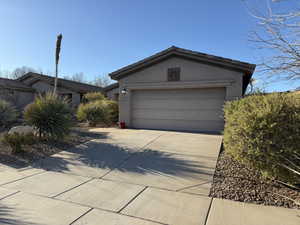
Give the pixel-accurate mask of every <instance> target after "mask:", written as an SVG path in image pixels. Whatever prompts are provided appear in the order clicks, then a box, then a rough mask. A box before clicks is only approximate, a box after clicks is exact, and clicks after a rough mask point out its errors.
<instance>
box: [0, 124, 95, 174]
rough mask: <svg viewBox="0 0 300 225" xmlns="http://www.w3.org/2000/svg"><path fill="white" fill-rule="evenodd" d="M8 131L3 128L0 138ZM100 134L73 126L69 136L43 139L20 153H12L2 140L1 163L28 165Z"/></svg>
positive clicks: (0, 143) (18, 165)
mask: <svg viewBox="0 0 300 225" xmlns="http://www.w3.org/2000/svg"><path fill="white" fill-rule="evenodd" d="M6 132H7V131H5V130H4V129H3V130H2V132H0V138H1V137H2V136H3V134H4V133H6ZM99 136H100V134H96V133H92V132H88V131H80V130H78V128H73V129H72V130H71V132H70V134H69V136H68V137H66V138H64V139H62V140H51V139H49V140H47V139H42V140H40V141H38V142H36V143H34V144H33V145H28V146H24V147H23V152H21V153H18V154H12V152H11V148H10V147H9V146H7V145H5V144H3V143H2V142H0V164H1V163H3V164H4V165H9V166H12V167H15V168H22V167H26V166H29V165H30V164H31V163H32V162H34V161H36V160H39V159H41V158H44V157H47V156H50V155H53V154H55V153H58V152H60V151H63V150H67V149H69V148H71V147H74V146H76V145H79V144H82V143H85V142H87V141H90V140H92V139H95V138H99Z"/></svg>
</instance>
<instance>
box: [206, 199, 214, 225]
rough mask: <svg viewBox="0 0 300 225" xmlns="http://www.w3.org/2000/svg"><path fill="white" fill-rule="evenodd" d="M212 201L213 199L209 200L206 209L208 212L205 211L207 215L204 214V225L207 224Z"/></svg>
mask: <svg viewBox="0 0 300 225" xmlns="http://www.w3.org/2000/svg"><path fill="white" fill-rule="evenodd" d="M213 200H214V198H211V200H210V203H209V207H208V210H207V214H206V217H205V221H204V225H206V224H207V220H208V216H209V213H210V209H211V205H212V203H213Z"/></svg>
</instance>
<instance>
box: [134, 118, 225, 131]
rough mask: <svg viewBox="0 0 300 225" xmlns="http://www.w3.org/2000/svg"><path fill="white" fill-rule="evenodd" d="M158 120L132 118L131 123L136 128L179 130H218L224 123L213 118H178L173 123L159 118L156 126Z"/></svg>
mask: <svg viewBox="0 0 300 225" xmlns="http://www.w3.org/2000/svg"><path fill="white" fill-rule="evenodd" d="M157 122H158V120H151V119H134V120H133V121H132V124H133V126H134V127H136V128H147V129H162V130H180V131H195V132H197V131H208V132H213V131H220V130H222V129H223V126H224V123H223V122H222V121H215V120H198V121H186V120H179V121H176V122H175V123H174V120H159V124H160V125H159V127H158V126H157Z"/></svg>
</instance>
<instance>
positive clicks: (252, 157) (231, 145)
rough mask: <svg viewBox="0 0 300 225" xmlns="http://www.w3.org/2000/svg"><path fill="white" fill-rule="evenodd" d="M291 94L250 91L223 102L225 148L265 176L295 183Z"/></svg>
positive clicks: (297, 121)
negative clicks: (239, 97)
mask: <svg viewBox="0 0 300 225" xmlns="http://www.w3.org/2000/svg"><path fill="white" fill-rule="evenodd" d="M299 100H300V99H299V98H296V97H295V96H292V95H287V94H280V93H273V94H265V95H253V96H249V97H246V98H243V99H241V100H236V101H232V102H227V103H226V104H225V109H224V110H225V121H226V124H225V130H224V146H225V151H226V152H227V153H229V154H230V155H232V156H233V157H234V158H235V159H237V160H238V161H240V162H242V163H244V164H246V165H248V166H251V167H253V168H256V169H258V170H260V171H261V172H262V174H263V175H264V176H266V177H270V178H275V179H279V180H281V181H283V182H288V183H297V182H298V183H299V176H297V175H296V173H293V172H292V171H291V170H290V169H288V168H287V167H289V168H292V169H293V168H294V169H297V167H298V168H299V165H297V162H296V161H295V155H298V156H299V155H300V102H299Z"/></svg>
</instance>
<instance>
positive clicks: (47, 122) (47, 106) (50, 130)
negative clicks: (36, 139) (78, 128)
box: [24, 92, 72, 139]
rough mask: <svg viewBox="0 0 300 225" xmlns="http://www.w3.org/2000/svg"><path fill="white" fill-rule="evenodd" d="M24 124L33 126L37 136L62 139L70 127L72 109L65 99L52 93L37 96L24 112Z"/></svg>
mask: <svg viewBox="0 0 300 225" xmlns="http://www.w3.org/2000/svg"><path fill="white" fill-rule="evenodd" d="M24 118H25V120H26V122H27V123H28V124H30V125H32V126H34V127H35V128H36V129H37V130H38V132H39V136H40V137H41V136H44V137H51V138H56V139H59V138H63V137H64V136H65V135H67V134H68V133H69V131H70V128H71V126H72V109H71V107H70V105H69V104H68V102H67V100H66V99H63V98H60V97H58V96H57V95H56V94H54V93H50V92H49V93H47V94H46V95H44V96H42V95H40V96H38V97H36V99H35V100H34V102H33V103H31V104H29V105H28V106H27V107H26V108H25V111H24Z"/></svg>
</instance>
